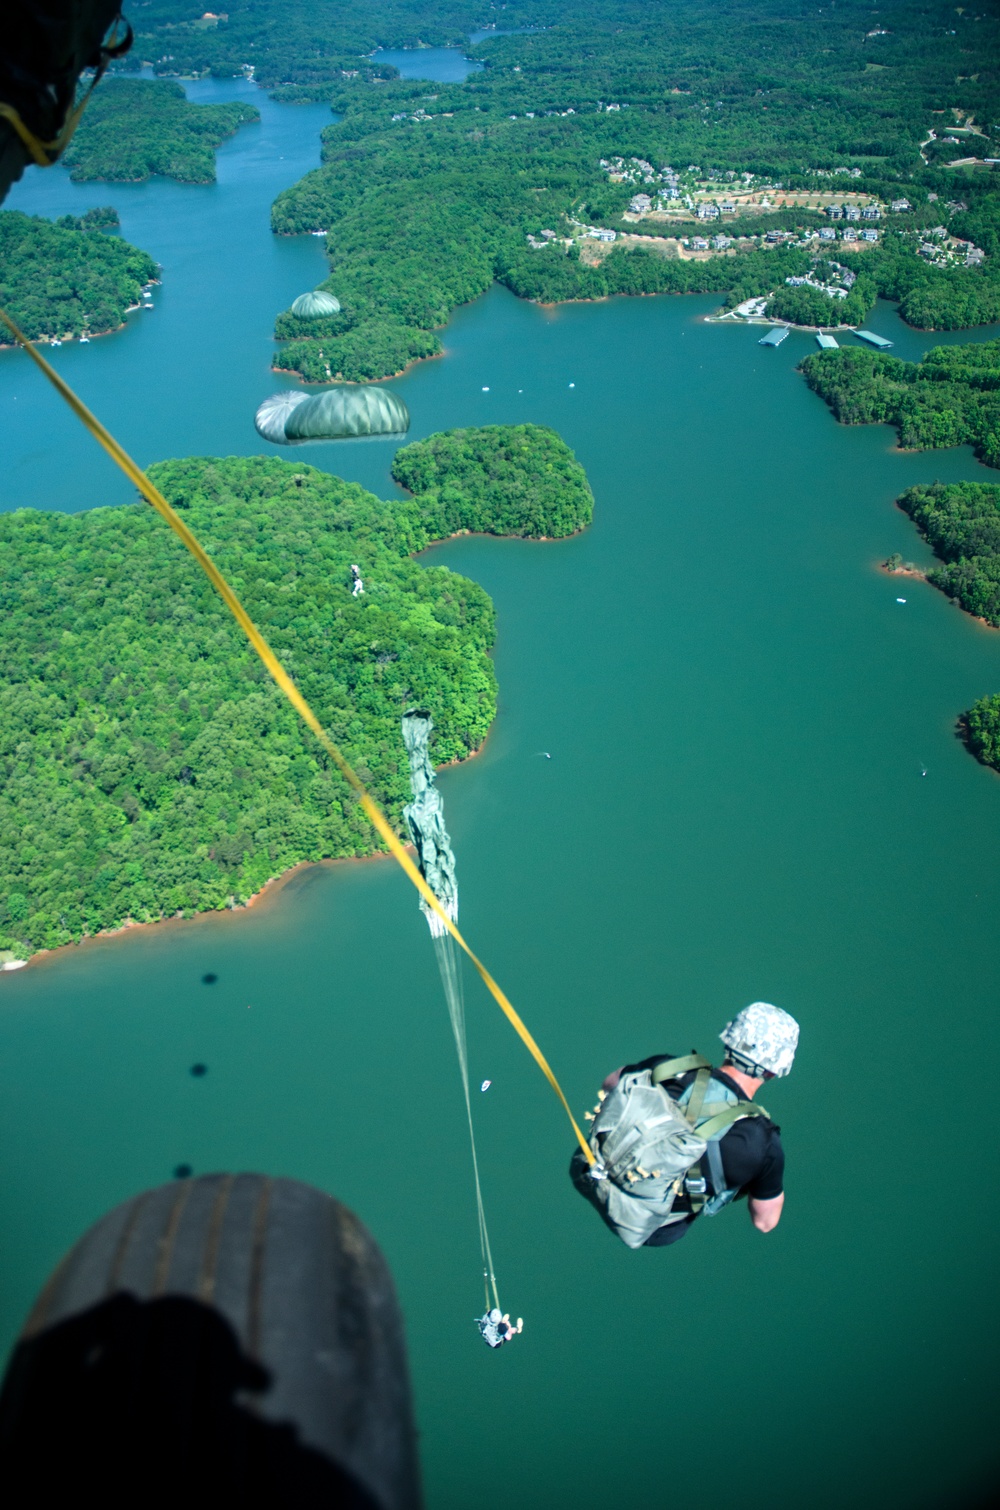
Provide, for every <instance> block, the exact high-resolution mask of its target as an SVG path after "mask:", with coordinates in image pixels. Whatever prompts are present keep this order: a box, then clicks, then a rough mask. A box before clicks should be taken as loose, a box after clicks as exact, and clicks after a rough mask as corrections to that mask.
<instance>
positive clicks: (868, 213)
mask: <svg viewBox="0 0 1000 1510" xmlns="http://www.w3.org/2000/svg"><path fill="white" fill-rule="evenodd" d="M824 213H825V214H826V215H829V217H830V219H831V220H881V218H882V211H881V210H880V209H879V207H878V205H877V204H866V205H865V206H864V208H863V209H862V207H861V206H860V205H856V204H828V205H827V207H826V210H825V211H824Z"/></svg>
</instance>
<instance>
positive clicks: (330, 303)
mask: <svg viewBox="0 0 1000 1510" xmlns="http://www.w3.org/2000/svg"><path fill="white" fill-rule="evenodd" d="M291 313H292V314H293V315H298V317H299V319H300V320H319V319H320V318H321V317H322V316H323V315H339V314H340V300H339V299H338V298H336V297H335V296H334V295H333V294H328V293H325V292H324V290H323V289H321V288H314V289H312V290H310V292H309V293H308V294H299V297H298V298H297V299H296V300H295V301H294V303H293V304H292V308H291Z"/></svg>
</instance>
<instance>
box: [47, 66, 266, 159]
mask: <svg viewBox="0 0 1000 1510" xmlns="http://www.w3.org/2000/svg"><path fill="white" fill-rule="evenodd" d="M259 120H260V111H259V110H258V109H257V107H256V106H255V105H248V104H246V103H245V102H244V101H243V100H231V101H228V102H227V103H225V104H221V105H192V104H191V103H190V102H189V100H188V98H187V96H186V95H185V93H184V90H183V89H182V87H181V86H180V84H173V83H168V82H160V81H157V80H153V79H126V78H116V79H107V80H105V82H104V83H103V84H101V85H100V87H99V88H98V89H97V90H96V91H95V92H94V95H93V98H92V99H91V100H90V102H89V103H88V105H87V108H86V110H85V111H84V114H83V119H82V120H81V122H80V125H79V127H78V128H77V131H76V134H75V136H74V137H73V140H72V142H71V143H70V146H69V148H68V150H67V152H66V154H65V156H64V158H63V161H64V162H65V163H66V165H67V166H68V168H69V170H70V178H72V179H73V180H74V182H76V183H85V182H88V181H89V180H91V179H104V180H107V181H108V182H111V183H143V182H145V180H146V179H147V178H149V177H151V176H152V175H153V174H154V173H162V174H163V175H164V176H165V177H167V178H176V179H179V180H180V182H181V183H191V184H210V183H214V182H215V149H216V147H218V146H219V144H220V142H223V141H225V139H226V137H227V136H233V135H234V133H235V132H236V131H238V130H239V128H240V126H242V125H244V124H245V123H246V122H248V121H259Z"/></svg>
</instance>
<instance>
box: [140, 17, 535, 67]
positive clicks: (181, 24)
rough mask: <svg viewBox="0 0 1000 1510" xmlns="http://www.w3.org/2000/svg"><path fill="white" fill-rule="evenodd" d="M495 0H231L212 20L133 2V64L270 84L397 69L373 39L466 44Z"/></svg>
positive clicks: (510, 20)
mask: <svg viewBox="0 0 1000 1510" xmlns="http://www.w3.org/2000/svg"><path fill="white" fill-rule="evenodd" d="M547 9H548V11H550V12H551V11H552V10H553V9H554V7H553V6H551V5H549V6H548V7H547ZM496 10H497V8H496V7H495V6H493V5H492V4H490V3H489V0H487V3H486V4H485V5H475V4H470V3H464V0H352V3H351V4H350V5H344V4H342V3H340V0H268V4H267V5H261V4H259V0H232V3H229V0H227V13H226V15H225V16H224V17H222V16H219V17H218V18H217V19H216V24H215V25H212V22H211V20H210V19H208V18H206V17H204V16H200V17H199V16H198V15H197V7H194V6H191V5H190V4H185V3H184V0H152V3H150V4H147V5H145V6H143V7H142V9H139V10H135V9H133V10H132V11H130V19H131V21H132V24H133V26H134V27H135V32H136V40H135V46H134V48H133V53H132V57H133V59H134V62H133V64H132V66H133V67H134V66H135V64H137V63H138V62H140V61H147V62H149V63H151V64H152V65H153V68H154V69H155V71H156V72H157V73H158V74H164V75H168V74H174V75H178V74H184V75H189V74H195V75H197V74H204V73H211V74H213V75H214V76H215V77H216V78H233V77H235V76H236V75H238V74H240V73H243V72H244V70H245V69H247V68H248V67H253V68H254V69H255V71H256V72H255V77H256V78H257V79H258V80H259V81H260V82H261V83H262V84H265V85H268V86H272V85H276V84H289V83H290V84H297V85H300V86H305V87H308V86H310V85H315V84H317V83H332V82H333V81H335V80H336V79H338V78H339V77H340V76H341V74H342V73H343V72H344V71H345V70H346V71H348V72H352V71H355V70H362V71H366V70H370V72H371V73H372V74H373V75H375V76H379V75H382V76H386V75H388V76H390V77H391V76H392V75H394V74H395V69H392V68H385V67H384V66H383V67H382V68H379V66H378V63H377V60H376V61H375V64H374V65H372V64H370V63H369V62H368V59H367V54H368V53H370V52H372V51H373V50H374V49H375V48H376V47H416V46H419V45H423V46H431V47H442V46H448V45H453V44H458V45H461V44H462V43H464V42H465V41H466V39H467V37H468V34H469V32H470V31H472V30H473V29H474V28H475V27H477V26H479V25H481V24H482V22H483V17H484V16H485V15H486V14H487V12H494V11H496ZM529 10H533V11H535V12H537V10H538V7H537V6H533V7H526V6H525V5H524V4H523V3H519V0H508V3H507V4H506V6H505V7H504V10H503V13H502V15H503V21H504V24H505V25H508V26H509V25H519V24H524V23H523V20H522V19H519V17H523V16H526V15H528V14H529ZM494 19H499V14H497V16H495V17H494ZM532 19H535V17H533V18H532Z"/></svg>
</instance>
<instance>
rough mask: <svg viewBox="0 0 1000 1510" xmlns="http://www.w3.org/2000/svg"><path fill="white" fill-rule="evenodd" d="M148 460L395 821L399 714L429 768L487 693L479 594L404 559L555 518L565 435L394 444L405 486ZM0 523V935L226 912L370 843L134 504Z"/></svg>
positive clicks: (195, 572)
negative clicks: (423, 747)
mask: <svg viewBox="0 0 1000 1510" xmlns="http://www.w3.org/2000/svg"><path fill="white" fill-rule="evenodd" d="M408 452H409V453H410V454H409V455H408ZM150 471H151V476H152V477H153V479H154V481H155V482H156V484H157V485H158V486H159V487H160V488H161V489H162V491H163V492H164V494H165V495H166V497H167V498H168V499H169V500H170V502H171V503H172V504H173V505H174V506H175V507H177V508H179V509H181V510H182V511H183V513H184V517H185V519H186V520H187V521H188V522H189V523H190V525H191V527H192V528H193V529H194V531H195V533H196V534H197V535H198V536H199V537H200V538H201V539H202V540H203V541H204V542H205V544H206V546H207V547H208V549H209V551H210V552H211V553H212V556H213V559H214V561H215V562H216V564H217V565H218V566H219V568H220V569H221V570H222V571H223V572H224V573H225V574H226V576H227V577H229V579H230V580H231V581H232V582H233V585H234V586H235V588H236V590H237V591H238V593H239V595H240V598H241V600H242V601H243V602H244V604H245V605H246V607H247V609H248V610H249V612H250V613H251V614H252V616H253V617H254V619H255V620H256V621H257V623H259V624H260V625H261V627H262V629H263V630H264V631H265V633H266V634H267V637H268V639H269V640H270V642H271V644H272V645H273V646H274V647H275V649H276V650H277V652H278V654H279V655H280V656H281V659H282V661H283V663H284V664H285V666H286V667H288V669H289V670H290V672H291V673H292V674H293V675H294V677H295V679H296V681H297V683H298V685H299V686H300V687H301V688H302V690H303V692H304V693H305V695H306V696H307V697H308V698H309V700H310V702H311V703H312V705H313V707H314V708H316V710H317V712H318V713H319V716H320V717H321V718H322V720H323V722H324V725H325V726H326V727H327V728H328V729H329V730H330V732H331V734H332V736H333V737H334V738H335V739H336V740H337V742H338V743H339V744H340V745H341V747H342V748H343V749H344V751H345V752H346V754H347V755H348V758H349V759H350V760H351V761H352V763H353V764H354V766H355V768H356V769H357V770H358V771H359V772H360V773H361V774H362V776H363V777H364V779H365V780H366V781H367V782H369V783H370V785H371V787H372V790H373V791H374V793H375V794H376V796H377V797H378V799H379V800H380V801H381V802H382V803H384V804H385V805H386V807H387V808H388V810H389V812H390V814H391V815H392V817H393V820H394V821H395V822H398V821H399V815H400V812H401V807H402V804H403V802H404V801H405V800H407V798H408V795H409V790H408V778H407V763H406V759H405V754H404V751H403V748H402V743H401V738H400V730H399V718H400V714H401V713H402V711H403V709H404V708H405V707H407V706H408V705H410V704H411V703H419V704H420V705H422V706H425V707H429V708H431V709H432V710H433V712H434V721H435V726H436V727H435V735H434V738H435V745H434V754H435V759H436V760H438V761H440V762H444V761H448V760H453V759H457V758H461V757H462V756H465V755H468V754H469V752H470V751H471V750H474V749H476V748H477V747H478V746H479V745H480V744H481V743H482V741H483V739H484V738H485V736H486V733H487V730H488V729H489V726H490V723H491V721H492V719H493V716H494V712H495V707H496V682H495V677H494V673H493V666H492V663H491V661H490V658H489V650H490V647H491V645H492V643H493V637H494V614H493V607H492V604H491V602H490V599H489V598H488V596H487V594H486V593H485V592H484V591H483V589H482V588H481V587H479V586H478V585H477V584H476V583H474V582H470V581H468V580H467V579H466V578H464V577H461V576H459V575H457V574H456V573H454V572H451V571H449V570H448V569H447V568H445V567H423V566H421V565H418V564H417V563H416V562H415V561H412V560H411V559H409V558H410V556H411V554H412V553H413V552H415V551H419V550H422V549H423V548H424V547H425V546H426V545H427V544H428V543H429V541H430V540H431V539H432V538H434V537H436V536H437V535H439V534H442V533H447V532H451V530H452V529H453V528H454V529H496V528H502V529H503V530H505V531H507V530H509V531H510V532H511V533H515V534H538V535H548V536H555V535H560V534H566V533H570V532H572V530H574V529H576V528H579V526H580V525H581V524H582V523H583V522H585V520H586V519H587V518H589V509H590V493H589V489H588V488H587V485H586V480H585V478H584V477H583V474H582V471H581V469H580V468H579V467H578V466H577V464H576V463H575V462H574V461H573V458H572V455H571V453H570V452H569V451H568V450H567V448H566V447H565V446H564V445H563V444H562V442H560V441H559V439H558V437H556V436H554V435H553V434H552V432H550V431H546V430H539V429H538V428H537V427H532V426H525V427H517V428H515V429H498V430H496V431H495V432H490V431H474V432H460V433H459V434H458V435H457V436H455V437H454V438H451V439H450V438H449V437H441V436H438V437H432V438H431V440H430V441H425V442H421V443H420V444H419V445H418V446H415V447H413V448H412V449H411V448H407V450H404V451H402V452H400V453H399V457H398V459H397V475H398V476H400V477H401V478H406V479H409V481H408V484H407V485H408V486H414V487H417V488H419V489H421V490H422V491H421V493H420V494H419V495H418V496H416V497H405V498H404V497H396V498H393V499H390V500H381V499H378V498H375V497H374V496H373V495H372V494H371V493H368V492H366V491H365V490H364V489H363V488H361V487H359V486H358V485H357V484H354V483H346V482H342V481H341V480H340V479H339V478H336V477H331V476H330V475H328V474H327V473H325V472H319V471H316V470H314V469H313V468H311V467H308V466H303V465H301V464H298V463H295V464H292V463H289V462H285V461H279V460H271V459H266V458H261V457H257V458H243V457H230V458H227V459H221V460H220V459H213V458H193V459H188V460H184V461H172V462H163V463H161V464H159V465H158V466H155V467H153V468H151V469H150ZM0 540H2V542H3V546H4V555H5V563H6V565H5V572H4V575H3V580H2V582H0V771H2V776H3V781H2V785H0V834H2V835H3V839H2V848H0V949H3V950H13V951H14V952H15V953H17V954H19V955H22V956H24V955H27V954H29V953H31V952H32V951H33V950H35V949H39V948H51V947H55V946H58V945H60V944H64V943H68V942H70V941H72V940H74V939H79V938H81V937H82V936H84V935H85V934H88V933H90V934H92V933H95V932H97V931H99V930H101V929H106V928H113V927H115V926H117V925H118V924H120V923H121V922H123V921H124V920H125V919H126V918H133V919H136V920H140V921H146V920H153V919H157V918H160V917H163V916H170V915H173V914H176V913H182V914H188V913H192V912H195V911H202V910H206V909H210V908H217V907H224V906H226V905H227V904H228V903H229V902H230V900H231V899H233V900H235V901H243V900H245V899H246V898H247V897H249V896H250V895H251V894H252V893H253V892H255V891H256V890H258V889H259V888H260V887H261V886H262V885H263V884H264V883H265V882H266V881H267V880H268V879H269V878H270V877H272V876H275V875H278V874H279V873H280V872H281V871H283V870H285V869H286V868H288V867H289V866H291V865H294V864H296V863H298V862H299V861H302V860H319V859H322V858H325V857H337V856H351V855H364V854H369V853H371V852H372V850H373V849H374V848H375V840H374V836H373V833H372V830H371V828H370V826H369V825H368V823H367V821H366V820H365V819H364V818H363V816H362V815H361V813H360V811H359V809H358V806H357V803H356V801H355V799H354V797H353V795H352V794H351V793H350V792H349V790H348V789H347V788H346V786H345V785H344V783H343V782H342V781H341V779H340V777H339V776H338V775H337V774H336V772H334V771H332V770H331V769H330V768H329V766H328V765H327V763H326V762H325V760H324V759H323V757H322V754H321V752H320V751H319V749H318V748H316V747H315V746H314V745H313V744H312V742H311V741H310V739H309V737H308V736H307V735H305V734H304V733H303V730H302V726H301V724H300V722H299V720H298V719H297V717H296V716H295V714H294V713H293V712H292V710H291V709H290V708H289V706H288V705H287V703H286V702H285V701H284V699H283V698H282V697H281V696H280V695H279V693H278V692H277V690H276V689H275V687H274V686H273V684H272V683H271V681H270V679H269V677H268V676H267V674H266V673H265V672H264V670H263V668H262V667H261V665H260V663H259V662H258V660H257V658H256V656H255V655H254V654H253V653H252V652H251V651H250V650H249V648H248V646H247V645H246V643H245V641H244V639H243V637H242V635H241V634H240V632H239V631H238V629H237V628H236V626H235V625H234V623H233V622H232V620H231V618H230V616H229V614H228V613H227V612H226V610H225V608H224V607H223V605H222V604H221V602H220V601H219V599H218V597H217V595H216V594H215V593H214V591H213V590H212V588H211V587H210V586H209V584H208V583H207V581H206V580H205V579H204V577H203V575H202V573H201V572H200V571H199V569H198V567H197V566H196V565H195V564H194V562H192V561H191V560H190V558H189V557H187V556H186V555H185V553H183V552H179V551H178V550H177V548H176V542H175V541H174V540H173V537H172V536H171V535H170V533H169V531H168V530H167V529H166V528H165V527H164V525H163V523H162V521H161V520H159V519H158V518H157V517H156V515H155V514H154V513H153V512H152V511H151V510H150V509H149V508H148V507H147V506H146V505H145V504H138V503H137V504H134V505H128V506H126V507H123V508H115V509H94V510H92V511H90V512H87V513H82V514H75V515H67V514H60V513H55V512H52V513H43V512H38V511H35V510H27V509H25V510H20V511H18V512H16V513H11V514H6V515H3V516H2V517H0ZM352 564H358V565H359V566H360V568H361V573H362V578H363V581H364V587H365V591H364V594H363V596H360V597H354V596H353V595H352V574H351V566H352Z"/></svg>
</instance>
